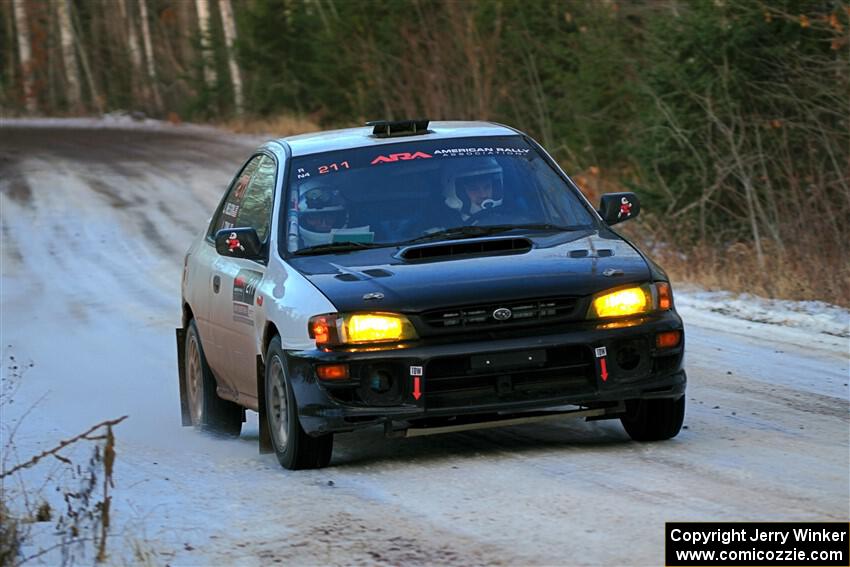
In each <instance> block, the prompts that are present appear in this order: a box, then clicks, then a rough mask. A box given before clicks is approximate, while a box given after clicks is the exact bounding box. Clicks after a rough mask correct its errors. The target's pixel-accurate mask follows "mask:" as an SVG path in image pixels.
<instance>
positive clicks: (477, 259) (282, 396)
mask: <svg viewBox="0 0 850 567" xmlns="http://www.w3.org/2000/svg"><path fill="white" fill-rule="evenodd" d="M639 211H640V204H639V202H638V199H637V197H636V196H635V195H634V194H633V193H614V194H606V195H603V196H602V198H601V203H600V207H599V209H598V210H594V208H593V207H592V206H591V205H590V204H589V203H588V201H587V200H586V199H585V198H584V197H583V196H582V194H581V192H580V191H579V190H578V188H577V187H576V185H575V184H574V183H573V182H572V181H571V179H570V178H569V177H568V176H567V175H566V174H565V173H564V172H563V171H562V170H561V168H560V167H559V166H558V164H557V163H555V161H554V160H553V159H552V158H551V157H550V156H549V155H548V154H547V153H546V151H545V150H544V149H543V148H542V147H540V145H539V144H537V143H536V142H535V141H534V140H532V139H531V138H530V137H529V136H527V135H525V134H523V133H522V132H519V131H517V130H514V129H513V128H510V127H507V126H502V125H499V124H492V123H483V122H429V121H427V120H409V121H394V122H391V121H378V122H372V123H369V124H367V126H366V127H363V128H351V129H346V130H337V131H328V132H319V133H315V134H307V135H301V136H294V137H290V138H283V139H279V140H273V141H270V142H268V143H267V144H265V145H263V146H262V147H261V148H259V149H258V150H256V152H255V153H254V154H253V155H252V156H250V158H249V159H248V160H247V162H245V164H244V165H243V166H242V167H241V168H240V169H239V171H238V172H237V174H236V176H235V177H234V178H233V181H232V182H231V183H230V186H229V187H228V188H227V191H226V192H225V194H224V197H223V198H222V200H221V203H220V204H219V206H218V208H217V209H216V211H215V214H214V215H213V217H212V219H211V221H210V223H209V226H208V228H207V229H206V230H205V231H204V232H203V233H202V234H201V235H199V237H198V238H197V240H196V241H195V242H193V243H192V245H191V246H190V247H189V250H188V252H187V254H186V257H185V261H184V268H183V279H182V306H183V324H182V327H181V328H179V329H177V350H178V358H179V369H180V374H179V384H180V402H181V409H182V418H183V424H184V425H193V426H195V427H198V428H200V429H204V430H209V431H213V432H217V433H219V434H224V435H234V436H235V435H238V434H239V433H240V429H241V426H242V423H243V422H244V420H245V409H250V410H254V411H257V412H259V427H260V434H259V437H260V450H261V451H264V452H271V451H273V452H274V453H275V454H276V455H277V458H278V460H279V461H280V463H281V465H283V466H284V467H286V468H289V469H299V468H316V467H323V466H326V465H327V464H328V463H329V462H330V458H331V452H332V447H333V436H334V433H337V432H347V431H354V430H357V429H360V428H364V427H370V426H376V425H379V426H383V427H384V431H385V432H386V434H387V435H389V436H413V435H423V434H434V433H444V432H449V431H459V430H464V429H471V428H483V427H491V426H495V425H512V424H518V423H529V422H535V421H540V420H545V419H555V418H561V417H564V416H569V415H572V416H581V417H584V418H586V419H610V418H618V419H620V420H621V422H622V424H623V426H624V427H625V430H626V432H627V433H628V434H629V435H630V436H631V438H632V439H635V440H638V441H652V440H661V439H669V438H671V437H674V436H675V435H676V434H677V433H678V432H679V430H680V428H681V425H682V420H683V417H684V412H685V397H684V393H685V384H686V377H685V371H684V370H683V368H682V357H683V352H684V334H683V328H682V320H681V318H680V317H679V315H678V314H677V313H676V311H675V308H674V304H673V294H672V289H671V287H670V282H669V280H668V278H667V276H666V274H665V272H664V271H663V270H662V269H661V268H660V267H659V266H658V265H656V264H655V263H654V262H653V261H652V260H650V259H649V258H648V257H647V256H646V255H644V254H643V253H642V252H641V251H640V250H638V249H637V248H636V247H635V246H634V245H633V244H632V243H631V242H629V241H628V240H627V239H626V238H624V237H623V236H621V235H620V234H618V233H617V232H615V231H614V230H612V229H611V225H614V224H617V223H619V222H622V221H626V220H629V219H633V218H635V217H636V216H637V215H638V212H639Z"/></svg>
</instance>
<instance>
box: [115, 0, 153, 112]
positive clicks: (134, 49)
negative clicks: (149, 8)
mask: <svg viewBox="0 0 850 567" xmlns="http://www.w3.org/2000/svg"><path fill="white" fill-rule="evenodd" d="M118 8H119V10H120V11H121V17H122V18H123V20H124V25H125V26H126V29H127V47H128V48H129V51H130V64H131V65H132V66H133V73H132V84H133V95H134V98H138V97H139V96H140V92H139V91H142V92H144V93H146V91H147V89H145V88H141V89H140V88H139V80H140V79H141V77H142V50H141V49H140V48H139V38H138V36H137V35H136V26H134V25H133V18H132V17H131V16H130V13H129V11H128V10H127V0H118ZM141 96H142V97H143V98H144V99H145V102H147V97H146V96H144V94H142V95H141Z"/></svg>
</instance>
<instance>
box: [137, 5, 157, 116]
mask: <svg viewBox="0 0 850 567" xmlns="http://www.w3.org/2000/svg"><path fill="white" fill-rule="evenodd" d="M139 10H140V11H141V15H142V39H143V40H144V46H145V58H146V59H147V63H148V78H149V79H150V81H151V84H150V88H151V92H152V93H153V103H154V107H155V108H156V110H158V111H161V110H162V98H161V97H160V96H159V85H158V84H157V79H156V66H155V65H154V58H153V44H152V43H151V29H150V25H149V24H148V3H147V0H139Z"/></svg>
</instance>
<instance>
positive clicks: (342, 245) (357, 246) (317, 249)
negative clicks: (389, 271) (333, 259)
mask: <svg viewBox="0 0 850 567" xmlns="http://www.w3.org/2000/svg"><path fill="white" fill-rule="evenodd" d="M387 246H389V245H388V244H379V243H377V242H330V243H328V244H317V245H316V246H309V247H307V248H301V249H300V250H296V251H295V252H293V253H292V254H293V255H294V256H302V255H306V254H332V253H334V252H350V251H352V250H365V249H367V248H384V247H387Z"/></svg>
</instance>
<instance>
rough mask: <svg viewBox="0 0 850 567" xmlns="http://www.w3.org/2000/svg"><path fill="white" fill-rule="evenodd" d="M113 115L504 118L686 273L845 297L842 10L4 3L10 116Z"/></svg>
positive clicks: (782, 3) (783, 294) (666, 5)
mask: <svg viewBox="0 0 850 567" xmlns="http://www.w3.org/2000/svg"><path fill="white" fill-rule="evenodd" d="M116 111H123V112H127V113H129V114H130V115H131V116H135V117H142V116H148V117H152V118H161V119H165V120H168V121H171V122H174V123H177V122H181V121H192V122H211V123H214V124H217V125H220V126H224V127H226V128H229V129H231V130H234V131H240V132H244V131H249V132H262V133H269V134H276V135H287V134H292V133H297V132H303V131H309V130H316V129H319V128H328V127H345V126H353V125H361V124H362V123H363V122H365V121H366V120H370V119H378V118H396V119H398V118H412V117H422V116H425V117H428V118H431V119H432V120H437V119H475V120H494V121H497V122H503V123H506V124H510V125H512V126H516V127H518V128H520V129H522V130H525V131H527V132H529V133H530V134H531V135H532V136H533V137H535V138H536V139H537V140H538V141H540V142H541V143H542V144H543V145H544V146H545V147H546V148H547V149H549V150H550V151H551V152H552V153H553V155H554V157H555V158H556V159H557V160H558V161H559V162H560V163H561V165H562V166H563V167H564V169H565V170H566V171H567V172H569V173H570V174H571V175H572V176H573V178H574V180H575V181H576V182H577V183H578V184H579V186H580V187H581V188H582V190H583V191H584V192H585V193H586V194H587V195H588V197H590V198H591V200H592V201H593V202H596V201H597V199H598V196H599V195H600V194H601V193H604V192H609V191H617V190H630V191H635V192H637V194H638V195H639V197H640V198H641V200H642V202H643V204H644V207H643V209H644V213H642V216H641V217H640V218H639V219H638V220H637V221H636V222H635V223H629V224H631V226H629V225H625V226H624V231H625V232H627V233H628V234H629V235H631V236H632V237H635V238H636V239H637V240H638V241H639V242H641V244H643V245H644V246H645V247H646V249H647V250H648V251H649V253H650V255H652V256H653V257H654V258H656V259H657V260H659V261H660V262H661V263H662V265H664V266H665V267H666V268H667V269H668V271H669V272H671V276H672V277H673V281H674V283H676V282H692V283H697V284H699V285H701V286H704V287H707V288H722V289H728V290H732V291H741V292H750V293H755V294H758V295H762V296H767V297H779V298H789V299H819V300H825V301H829V302H832V303H836V304H839V305H843V306H850V255H848V252H847V248H848V245H850V230H848V224H850V3H848V2H846V1H840V0H797V1H793V0H769V1H768V0H764V1H761V0H692V1H687V0H632V1H615V0H595V1H594V0H585V1H557V2H556V1H542V0H540V1H532V2H529V1H524V0H479V1H472V0H468V1H460V0H455V1H448V0H358V1H354V0H0V117H13V116H83V115H85V116H89V115H100V114H103V113H108V112H116ZM236 159H237V157H236V156H235V157H234V160H236Z"/></svg>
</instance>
